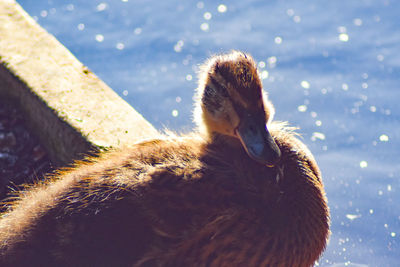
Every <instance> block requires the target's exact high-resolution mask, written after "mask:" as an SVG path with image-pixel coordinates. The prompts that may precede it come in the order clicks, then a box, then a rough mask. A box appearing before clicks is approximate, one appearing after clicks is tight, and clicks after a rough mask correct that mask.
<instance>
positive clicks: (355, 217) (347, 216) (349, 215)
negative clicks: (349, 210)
mask: <svg viewBox="0 0 400 267" xmlns="http://www.w3.org/2000/svg"><path fill="white" fill-rule="evenodd" d="M360 217H361V215H360V214H346V218H347V219H349V220H350V221H353V220H355V219H358V218H360Z"/></svg>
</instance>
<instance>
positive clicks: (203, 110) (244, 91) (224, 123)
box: [194, 51, 281, 166]
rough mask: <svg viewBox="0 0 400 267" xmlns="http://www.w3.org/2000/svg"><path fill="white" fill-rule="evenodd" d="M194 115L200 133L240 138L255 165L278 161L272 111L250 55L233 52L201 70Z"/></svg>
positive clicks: (219, 57)
mask: <svg viewBox="0 0 400 267" xmlns="http://www.w3.org/2000/svg"><path fill="white" fill-rule="evenodd" d="M194 115H195V121H196V122H197V125H198V126H199V128H200V130H203V131H205V132H206V133H208V134H209V135H210V136H213V135H215V134H223V135H228V136H232V137H235V138H237V139H239V140H240V142H241V143H242V145H243V147H244V149H245V150H246V152H247V154H248V155H249V156H250V157H251V158H252V159H254V160H256V161H257V162H259V163H261V164H264V165H267V166H274V165H275V164H276V163H277V162H278V161H279V158H280V156H281V152H280V150H279V147H278V146H277V145H276V143H275V141H274V139H273V138H272V136H271V134H270V132H269V130H268V125H269V124H270V122H271V121H272V117H273V115H274V108H273V106H272V104H271V103H270V102H269V101H268V99H267V94H266V93H265V92H263V90H262V83H261V80H260V77H259V74H258V71H257V67H256V63H255V62H254V60H253V59H252V57H251V56H250V55H248V54H245V53H242V52H239V51H232V52H231V53H229V54H225V55H219V56H214V57H212V58H211V59H209V60H208V61H207V62H206V63H205V64H204V65H203V66H202V67H201V68H200V77H199V86H198V89H197V101H196V107H195V114H194Z"/></svg>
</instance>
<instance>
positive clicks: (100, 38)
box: [95, 34, 104, 43]
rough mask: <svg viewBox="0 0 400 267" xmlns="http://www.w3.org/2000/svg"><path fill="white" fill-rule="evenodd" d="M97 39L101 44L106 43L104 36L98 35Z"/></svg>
mask: <svg viewBox="0 0 400 267" xmlns="http://www.w3.org/2000/svg"><path fill="white" fill-rule="evenodd" d="M95 38H96V41H97V42H99V43H101V42H103V41H104V36H103V35H102V34H96V36H95Z"/></svg>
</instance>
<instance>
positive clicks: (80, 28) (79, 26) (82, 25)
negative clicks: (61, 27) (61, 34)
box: [77, 23, 85, 31]
mask: <svg viewBox="0 0 400 267" xmlns="http://www.w3.org/2000/svg"><path fill="white" fill-rule="evenodd" d="M77 28H78V30H80V31H83V30H84V29H85V24H83V23H79V24H78V26H77Z"/></svg>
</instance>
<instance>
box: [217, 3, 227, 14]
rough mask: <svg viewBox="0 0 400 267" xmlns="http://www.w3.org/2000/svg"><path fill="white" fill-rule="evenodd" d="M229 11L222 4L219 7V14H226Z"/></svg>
mask: <svg viewBox="0 0 400 267" xmlns="http://www.w3.org/2000/svg"><path fill="white" fill-rule="evenodd" d="M227 9H228V8H227V7H226V5H223V4H221V5H219V6H218V12H219V13H225V12H226V10H227Z"/></svg>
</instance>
